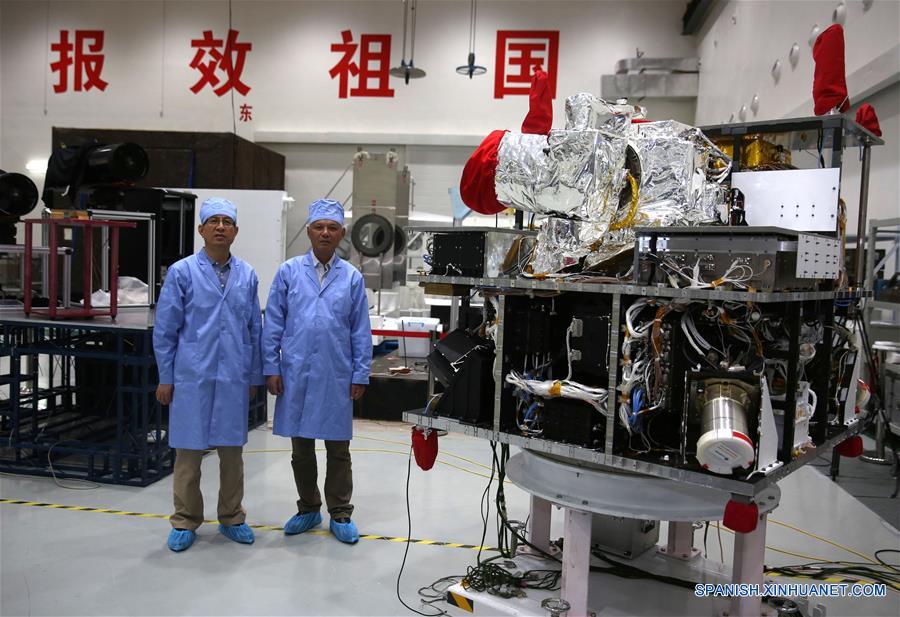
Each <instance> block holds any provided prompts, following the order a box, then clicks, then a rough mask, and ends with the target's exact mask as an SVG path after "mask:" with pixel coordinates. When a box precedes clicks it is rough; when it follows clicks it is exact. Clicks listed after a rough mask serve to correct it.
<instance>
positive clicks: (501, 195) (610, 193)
mask: <svg viewBox="0 0 900 617" xmlns="http://www.w3.org/2000/svg"><path fill="white" fill-rule="evenodd" d="M625 147H626V140H625V138H624V137H621V136H618V135H614V134H612V133H608V132H605V131H595V130H585V131H567V130H554V131H551V132H550V135H549V136H546V137H545V136H542V135H527V134H521V133H506V134H505V135H504V137H503V139H502V141H501V142H500V149H499V152H498V155H497V170H496V175H495V182H494V186H495V188H496V191H497V199H498V200H499V201H500V203H502V204H504V205H506V206H509V207H511V208H515V209H517V210H524V211H526V212H535V213H537V214H548V215H563V216H567V217H571V218H577V219H580V220H590V221H599V220H602V219H609V217H610V215H611V213H609V212H607V211H608V209H609V204H610V203H611V202H613V201H615V200H616V199H617V195H618V193H619V191H620V190H621V188H622V185H623V184H622V183H623V182H624V179H625V172H624V164H625Z"/></svg>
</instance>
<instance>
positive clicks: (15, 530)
mask: <svg viewBox="0 0 900 617" xmlns="http://www.w3.org/2000/svg"><path fill="white" fill-rule="evenodd" d="M408 435H409V428H408V427H407V426H404V425H401V424H394V423H375V422H357V424H356V437H355V439H354V441H353V451H354V472H355V473H354V480H355V494H354V503H355V504H356V508H357V510H356V513H355V515H354V519H355V520H356V522H357V524H358V525H359V527H360V531H361V532H362V533H363V534H377V535H380V536H390V537H402V536H405V535H406V508H405V501H404V489H405V479H406V466H407V454H408V446H407V444H408V443H409V442H408ZM288 445H289V444H288V442H287V440H285V439H281V438H278V437H274V436H272V435H271V434H270V433H269V432H268V431H266V430H257V431H253V432H252V434H251V436H250V442H249V444H248V446H247V448H246V455H245V461H246V488H247V491H246V492H247V494H246V499H245V506H246V508H247V510H248V513H249V518H250V522H252V523H256V524H260V525H272V526H280V525H281V524H283V522H284V521H285V520H286V519H287V518H288V517H289V516H290V515H291V514H292V513H293V510H294V499H295V498H296V497H295V494H294V488H293V482H292V479H291V473H290V463H289V459H290V454H289V451H288V450H287V448H288ZM322 454H324V453H322ZM217 462H218V461H217V459H216V457H215V456H214V455H213V456H208V457H206V459H205V460H204V463H203V470H204V473H205V476H204V479H203V489H204V494H205V495H206V498H207V508H206V510H207V512H206V513H207V517H208V518H214V517H215V490H216V486H217V479H216V475H217V474H216V465H217ZM489 465H490V449H489V447H488V445H487V444H486V443H485V442H482V441H478V440H475V439H472V438H469V437H465V436H461V435H448V436H446V437H444V438H442V439H441V456H440V458H439V462H438V464H437V465H436V466H435V468H434V469H433V470H432V471H430V472H427V473H425V472H422V471H420V470H419V469H418V468H417V467H415V465H413V469H412V479H411V483H410V499H411V503H412V512H413V521H412V525H413V531H412V535H413V537H415V538H420V539H430V540H437V541H445V542H456V543H464V544H472V545H477V544H479V543H480V542H481V530H482V524H481V516H480V513H479V512H480V509H479V502H480V498H481V494H482V492H483V490H484V486H485V484H486V482H487V474H488V473H489ZM486 466H487V467H486ZM72 485H73V486H78V487H79V488H81V489H86V488H87V489H88V490H71V489H66V488H61V487H59V486H57V485H55V484H54V482H53V480H52V479H40V478H30V477H25V476H8V475H4V476H3V477H0V497H2V498H4V499H22V500H30V501H42V502H48V503H54V504H63V505H73V506H89V507H99V508H108V509H117V510H126V511H133V512H140V513H147V514H157V515H166V514H168V513H169V512H170V509H171V486H172V485H171V477H170V478H167V479H165V480H162V481H160V482H158V483H156V484H155V485H152V486H149V487H147V488H143V489H134V488H124V487H115V486H106V485H103V486H100V487H96V488H88V486H87V485H84V484H80V483H72ZM781 488H782V492H783V498H782V504H781V506H780V507H779V508H778V509H777V510H776V511H775V512H774V514H773V516H772V521H773V522H772V524H771V525H770V526H769V533H768V542H767V544H768V546H769V547H770V550H768V551H767V555H766V563H767V564H769V565H787V564H795V563H802V562H804V561H809V560H814V559H829V560H836V559H844V560H857V561H859V560H862V557H860V555H863V556H866V557H868V558H871V555H872V552H873V551H874V550H876V549H879V548H898V545H900V536H898V532H897V530H896V528H894V527H892V526H890V525H888V524H886V523H885V522H884V521H883V520H882V519H880V518H879V517H878V516H876V515H875V514H874V513H873V512H872V511H871V510H869V509H868V508H866V507H865V506H864V505H862V504H861V503H860V502H859V501H857V500H856V499H854V498H852V497H850V496H849V494H848V493H847V492H846V491H844V489H843V488H841V486H840V485H839V484H835V483H832V482H831V481H830V480H828V479H827V478H826V477H824V476H822V475H821V474H819V473H818V472H817V471H814V470H813V469H810V468H805V469H801V470H800V471H798V472H797V473H795V474H793V475H792V476H790V477H789V478H787V479H786V480H785V481H783V482H782V484H781ZM507 496H508V509H509V512H510V516H511V517H512V518H522V519H524V518H525V517H526V516H527V498H526V495H525V494H524V493H522V492H521V491H519V490H518V489H516V488H515V487H512V486H510V487H508V490H507ZM560 519H561V517H559V516H556V517H555V518H554V523H553V524H554V536H557V535H561V533H562V530H561V520H560ZM491 520H492V521H493V516H492V517H491ZM326 524H327V518H326ZM326 528H327V527H326ZM795 528H797V529H802V530H804V531H805V532H806V533H803V532H799V531H797V530H796V529H795ZM168 530H169V525H168V521H166V520H164V519H162V518H153V517H137V516H123V515H113V514H104V513H98V512H79V511H73V510H60V509H52V508H48V507H35V506H24V505H13V504H0V534H2V537H0V614H2V615H124V614H128V615H404V614H410V613H408V611H406V609H404V608H403V607H402V606H401V605H400V604H399V602H398V601H397V599H396V596H395V592H394V587H395V584H396V578H397V572H398V569H399V567H400V562H401V559H402V557H403V550H404V544H403V543H402V542H397V541H389V540H374V539H373V540H362V541H361V542H360V543H359V544H358V545H356V546H346V545H343V544H340V543H339V542H337V541H336V540H335V539H334V538H333V537H331V536H330V534H328V533H327V532H324V531H323V532H319V533H316V534H304V535H301V536H297V537H293V538H286V537H284V535H283V534H282V533H281V532H279V531H276V530H258V531H257V541H256V544H254V545H253V546H240V545H236V544H234V543H232V542H230V541H228V540H226V539H225V538H224V537H223V536H221V535H219V534H218V533H217V532H216V528H215V526H214V525H204V526H203V527H202V528H201V529H200V537H199V538H198V541H197V543H196V544H195V545H194V546H193V547H192V548H191V549H190V550H188V551H187V552H185V553H182V554H174V553H172V552H171V551H169V550H168V549H167V548H166V546H165V539H166V536H167V534H168ZM495 538H496V535H495V531H494V530H493V525H492V526H491V529H490V530H489V531H488V537H487V541H486V542H487V543H488V544H494V543H495V541H496V540H495ZM732 538H733V536H732V535H731V534H730V533H728V532H723V533H722V541H723V545H724V547H723V550H724V555H725V559H726V561H729V559H730V552H731V542H732ZM697 540H698V543H699V541H700V537H699V535H698V538H697ZM707 548H708V552H709V559H710V560H711V561H713V562H718V561H719V547H718V543H717V539H716V534H715V533H710V537H709V542H708V547H707ZM475 557H476V551H474V550H472V549H469V548H453V547H446V546H428V545H422V544H419V545H413V546H411V547H410V551H409V559H408V561H407V565H406V571H405V573H404V576H403V581H402V584H401V592H402V593H403V595H404V598H405V599H406V600H407V602H409V603H411V604H413V605H414V606H416V607H419V605H418V603H417V601H416V598H417V596H416V590H417V589H418V588H419V587H420V586H423V585H427V584H429V583H431V582H432V581H434V580H435V579H437V578H439V577H442V576H445V575H449V574H459V573H464V572H465V569H466V567H467V566H469V565H472V564H474V562H475ZM600 584H601V585H603V584H609V585H611V587H610V591H611V592H610V594H609V596H608V597H609V598H612V599H611V600H609V602H607V603H604V605H603V606H598V607H596V608H597V609H598V614H599V615H621V614H640V615H678V614H690V613H692V612H693V613H696V611H695V610H694V609H692V608H691V609H689V608H688V607H695V606H696V604H695V601H694V600H693V598H692V597H690V596H692V594H690V592H685V591H682V590H678V589H675V588H664V587H665V586H663V585H661V584H658V583H650V582H646V581H635V582H632V581H627V582H623V581H621V580H620V579H611V580H610V579H602V580H601V581H600ZM632 586H633V587H632ZM613 590H615V593H612V591H613ZM889 593H890V592H889ZM897 598H898V596H897V595H895V594H892V595H890V597H888V598H886V599H880V600H852V601H851V600H849V599H827V600H823V601H822V603H823V604H825V605H826V606H827V607H828V611H827V614H828V615H829V616H830V617H833V616H834V615H891V616H895V615H897V614H898V603H897ZM425 612H428V611H427V610H426V611H425ZM712 612H713V607H712V605H710V611H709V612H708V613H706V614H712Z"/></svg>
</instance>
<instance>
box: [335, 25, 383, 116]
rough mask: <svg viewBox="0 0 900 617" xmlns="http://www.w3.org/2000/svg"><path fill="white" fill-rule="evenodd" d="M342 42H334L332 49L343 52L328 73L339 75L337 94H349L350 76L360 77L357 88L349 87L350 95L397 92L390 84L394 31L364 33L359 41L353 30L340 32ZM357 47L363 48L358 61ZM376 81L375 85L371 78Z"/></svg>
mask: <svg viewBox="0 0 900 617" xmlns="http://www.w3.org/2000/svg"><path fill="white" fill-rule="evenodd" d="M341 41H342V42H340V43H334V44H332V46H331V51H333V52H336V53H343V54H344V55H343V57H342V58H341V59H340V60H338V63H337V64H335V65H334V66H333V67H331V70H330V71H328V74H329V75H330V76H331V78H332V79H334V78H335V77H338V97H339V98H342V99H345V98H347V90H348V82H349V81H350V77H351V76H353V77H357V78H358V80H357V82H356V84H357V85H356V87H355V88H350V96H383V97H392V96H394V90H393V89H392V88H390V87H389V86H388V79H389V78H390V75H389V73H388V71H390V68H391V35H390V34H363V35H362V36H361V37H360V42H359V44H357V43H354V42H353V33H352V32H351V31H350V30H344V31H343V32H341ZM357 48H360V52H359V63H356V62H354V61H353V56H354V55H356V50H357ZM372 81H374V82H375V85H374V87H373V86H372V84H371V82H372Z"/></svg>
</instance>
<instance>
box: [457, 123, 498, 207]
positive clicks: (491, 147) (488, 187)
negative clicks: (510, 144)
mask: <svg viewBox="0 0 900 617" xmlns="http://www.w3.org/2000/svg"><path fill="white" fill-rule="evenodd" d="M505 133H506V131H492V132H491V134H490V135H488V136H487V137H485V138H484V141H482V142H481V145H480V146H478V149H477V150H475V152H473V153H472V156H470V157H469V160H468V161H466V166H465V167H464V168H463V172H462V178H460V180H459V194H460V196H461V197H462V200H463V203H465V204H466V205H467V206H469V207H470V208H471V209H472V210H474V211H475V212H480V213H481V214H497V213H498V212H502V211H503V210H505V209H506V206H504V205H503V204H501V203H500V202H499V201H497V189H496V188H495V187H494V175H495V174H496V172H497V151H498V150H499V149H500V140H502V139H503V135H504V134H505Z"/></svg>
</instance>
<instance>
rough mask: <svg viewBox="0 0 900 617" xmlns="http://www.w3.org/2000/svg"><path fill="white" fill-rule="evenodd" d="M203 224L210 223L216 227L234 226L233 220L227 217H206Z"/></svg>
mask: <svg viewBox="0 0 900 617" xmlns="http://www.w3.org/2000/svg"><path fill="white" fill-rule="evenodd" d="M204 225H212V226H213V227H218V226H219V225H221V226H222V227H234V221H232V220H231V219H229V218H218V217H215V218H208V219H206V223H204Z"/></svg>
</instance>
